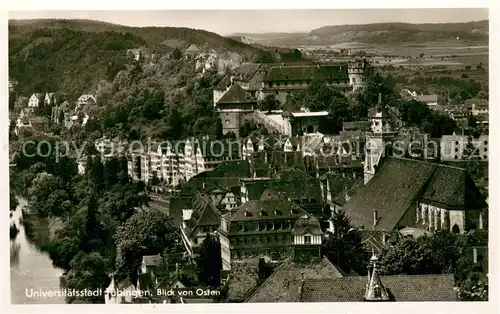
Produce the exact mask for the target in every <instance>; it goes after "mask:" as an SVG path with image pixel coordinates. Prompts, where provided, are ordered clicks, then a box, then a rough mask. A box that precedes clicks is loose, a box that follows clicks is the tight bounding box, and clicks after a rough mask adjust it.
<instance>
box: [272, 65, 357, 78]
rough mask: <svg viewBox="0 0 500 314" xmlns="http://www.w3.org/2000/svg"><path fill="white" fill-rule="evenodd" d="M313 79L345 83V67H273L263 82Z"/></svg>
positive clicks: (346, 76) (346, 75)
mask: <svg viewBox="0 0 500 314" xmlns="http://www.w3.org/2000/svg"><path fill="white" fill-rule="evenodd" d="M313 79H318V80H330V79H331V80H334V81H335V80H339V81H347V80H348V74H347V65H323V66H314V65H313V66H310V65H302V66H275V67H271V69H269V72H268V73H267V74H266V75H265V77H264V81H265V82H269V81H298V80H313Z"/></svg>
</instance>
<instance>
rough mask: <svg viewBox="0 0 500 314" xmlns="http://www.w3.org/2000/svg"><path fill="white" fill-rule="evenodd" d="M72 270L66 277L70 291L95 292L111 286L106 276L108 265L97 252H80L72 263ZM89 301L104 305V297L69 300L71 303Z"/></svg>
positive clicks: (84, 297)
mask: <svg viewBox="0 0 500 314" xmlns="http://www.w3.org/2000/svg"><path fill="white" fill-rule="evenodd" d="M70 267H71V270H70V271H69V272H68V274H67V275H66V276H65V286H66V287H67V288H69V289H75V290H77V291H83V290H85V289H87V290H91V291H95V290H97V289H103V290H104V289H105V288H106V286H107V285H108V284H109V281H110V279H109V277H108V275H107V274H106V263H105V260H104V258H103V257H102V256H101V255H100V254H99V253H97V252H92V253H84V252H78V254H76V255H75V257H74V258H73V259H72V260H71V263H70ZM77 299H79V300H83V301H89V302H91V303H102V302H103V301H104V299H103V295H99V296H83V297H74V298H69V300H68V301H69V303H71V302H72V301H74V300H77Z"/></svg>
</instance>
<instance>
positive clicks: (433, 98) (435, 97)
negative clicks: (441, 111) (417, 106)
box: [416, 94, 438, 103]
mask: <svg viewBox="0 0 500 314" xmlns="http://www.w3.org/2000/svg"><path fill="white" fill-rule="evenodd" d="M416 98H417V100H418V101H422V102H426V103H429V102H437V101H438V95H436V94H434V95H417V96H416Z"/></svg>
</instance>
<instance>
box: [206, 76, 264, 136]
mask: <svg viewBox="0 0 500 314" xmlns="http://www.w3.org/2000/svg"><path fill="white" fill-rule="evenodd" d="M256 105H257V100H255V98H253V97H252V95H251V94H250V92H248V91H246V90H244V89H243V88H242V87H241V86H240V85H239V84H233V85H232V86H231V87H230V88H229V90H228V91H227V92H226V93H225V94H224V95H223V96H222V97H221V98H220V99H219V100H218V101H217V103H216V107H217V111H218V112H219V116H220V119H221V122H222V132H223V134H227V133H229V132H232V133H234V134H236V136H237V137H238V136H239V129H240V127H241V126H242V125H243V123H244V122H245V121H247V120H249V121H252V120H253V118H254V114H253V111H254V109H255V107H256Z"/></svg>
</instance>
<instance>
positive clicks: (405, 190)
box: [343, 157, 437, 230]
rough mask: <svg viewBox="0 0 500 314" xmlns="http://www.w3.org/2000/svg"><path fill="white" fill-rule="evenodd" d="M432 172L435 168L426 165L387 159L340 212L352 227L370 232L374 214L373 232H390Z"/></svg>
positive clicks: (421, 190)
mask: <svg viewBox="0 0 500 314" xmlns="http://www.w3.org/2000/svg"><path fill="white" fill-rule="evenodd" d="M436 168H437V164H433V163H429V162H423V161H417V160H410V159H403V158H395V157H388V158H386V159H385V160H384V161H383V162H382V165H381V166H380V168H379V169H378V170H377V173H376V174H375V176H374V177H373V178H372V179H371V180H370V181H369V182H368V183H367V184H366V185H365V186H363V187H362V188H360V189H359V190H358V192H357V193H356V194H355V195H354V196H353V198H352V199H351V200H349V202H347V203H346V204H345V205H344V207H343V209H344V211H345V212H346V213H347V214H348V215H349V216H350V218H351V221H352V223H353V225H355V226H357V227H359V226H364V227H365V228H366V229H368V228H369V229H371V228H373V212H374V210H377V211H378V217H379V218H378V219H379V220H378V223H377V229H385V230H392V229H393V228H394V227H395V226H396V224H397V223H398V222H399V220H400V219H401V217H402V216H403V215H404V213H405V212H406V210H407V209H408V208H409V206H410V204H411V203H412V202H413V201H414V200H415V199H416V198H417V197H419V196H420V195H419V193H423V188H424V185H425V184H426V183H427V182H428V181H429V179H430V178H431V176H432V174H433V173H434V171H435V170H436Z"/></svg>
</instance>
